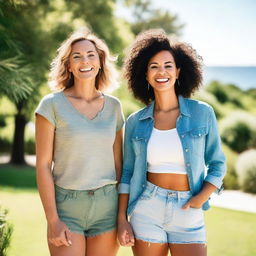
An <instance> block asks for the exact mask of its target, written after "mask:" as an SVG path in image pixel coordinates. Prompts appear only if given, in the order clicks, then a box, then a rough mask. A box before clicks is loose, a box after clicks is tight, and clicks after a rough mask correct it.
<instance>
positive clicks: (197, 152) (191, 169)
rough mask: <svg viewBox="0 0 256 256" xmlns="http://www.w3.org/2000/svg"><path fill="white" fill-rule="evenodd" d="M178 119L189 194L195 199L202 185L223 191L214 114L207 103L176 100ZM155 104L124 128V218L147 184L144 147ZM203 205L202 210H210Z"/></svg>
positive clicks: (121, 190) (131, 118) (222, 167)
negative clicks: (127, 196) (126, 204)
mask: <svg viewBox="0 0 256 256" xmlns="http://www.w3.org/2000/svg"><path fill="white" fill-rule="evenodd" d="M178 100H179V105H180V115H179V117H178V118H177V121H176V129H177V132H178V134H179V137H180V140H181V144H182V148H183V154H184V160H185V165H186V171H187V175H188V181H189V186H190V190H191V192H192V194H193V195H196V194H198V193H199V192H200V190H201V189H202V186H203V184H204V181H207V182H209V183H211V184H213V185H214V186H216V187H217V190H216V192H217V193H220V191H221V190H222V189H223V187H222V180H223V177H224V175H225V172H226V165H225V156H224V154H223V152H222V150H221V140H220V136H219V133H218V128H217V120H216V117H215V114H214V111H213V109H212V107H211V106H209V105H208V104H207V103H204V102H200V101H196V100H192V99H187V98H183V97H182V96H179V98H178ZM153 110H154V102H153V103H151V104H150V105H149V106H147V107H145V108H143V109H142V110H140V111H138V112H136V113H133V114H132V115H130V116H129V118H128V119H127V122H126V126H125V139H124V162H123V172H122V178H121V183H120V185H119V193H120V194H129V203H128V209H127V214H128V215H130V214H131V212H132V211H133V209H134V207H135V205H136V203H137V201H138V198H139V197H140V195H141V194H142V192H143V191H144V189H145V186H146V180H147V143H148V140H149V138H150V135H151V132H152V129H153V127H154V117H153ZM209 207H210V206H209V202H208V201H207V202H205V203H204V205H203V207H202V208H203V210H207V209H209Z"/></svg>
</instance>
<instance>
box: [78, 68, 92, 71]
mask: <svg viewBox="0 0 256 256" xmlns="http://www.w3.org/2000/svg"><path fill="white" fill-rule="evenodd" d="M91 70H92V68H80V69H79V71H81V72H86V71H91Z"/></svg>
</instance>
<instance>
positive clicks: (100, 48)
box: [49, 28, 117, 91]
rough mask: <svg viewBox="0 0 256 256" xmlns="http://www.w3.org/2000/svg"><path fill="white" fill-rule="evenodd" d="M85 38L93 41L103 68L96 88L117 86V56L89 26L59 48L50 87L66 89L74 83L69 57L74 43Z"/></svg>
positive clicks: (73, 35)
mask: <svg viewBox="0 0 256 256" xmlns="http://www.w3.org/2000/svg"><path fill="white" fill-rule="evenodd" d="M83 40H88V41H90V42H92V43H93V44H94V46H95V48H96V51H97V53H98V54H99V58H100V66H101V69H100V70H99V72H98V74H97V76H96V80H95V87H96V89H97V90H101V91H106V90H107V89H108V90H113V89H114V88H116V87H117V71H116V68H115V65H114V62H115V61H116V59H117V58H116V57H113V56H111V55H110V52H109V49H108V47H107V45H106V44H105V42H104V41H103V40H101V39H99V38H98V37H97V36H96V35H94V34H93V33H92V32H91V31H90V30H88V29H87V28H83V29H80V30H78V31H75V32H73V33H72V34H71V35H70V36H69V37H68V38H67V39H66V40H65V41H64V42H63V43H62V44H61V46H60V48H59V49H58V50H57V53H58V54H57V56H56V57H55V58H54V60H53V61H52V63H51V70H50V74H49V85H50V87H51V88H52V89H53V90H64V89H66V88H70V87H72V86H73V85H74V77H73V74H72V73H70V72H69V71H68V65H69V57H70V54H71V49H72V45H73V44H74V43H76V42H79V41H83Z"/></svg>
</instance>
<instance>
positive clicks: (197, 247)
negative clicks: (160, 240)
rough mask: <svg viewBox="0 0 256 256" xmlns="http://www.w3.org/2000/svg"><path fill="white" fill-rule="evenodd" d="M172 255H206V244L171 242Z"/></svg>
mask: <svg viewBox="0 0 256 256" xmlns="http://www.w3.org/2000/svg"><path fill="white" fill-rule="evenodd" d="M169 247H170V250H171V254H172V256H206V255H207V246H206V244H169Z"/></svg>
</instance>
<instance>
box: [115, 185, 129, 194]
mask: <svg viewBox="0 0 256 256" xmlns="http://www.w3.org/2000/svg"><path fill="white" fill-rule="evenodd" d="M118 193H119V194H130V184H126V183H119V185H118Z"/></svg>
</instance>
